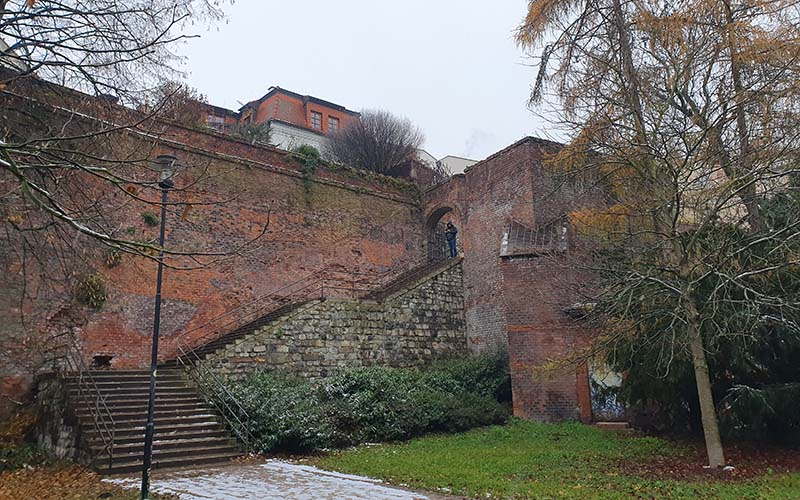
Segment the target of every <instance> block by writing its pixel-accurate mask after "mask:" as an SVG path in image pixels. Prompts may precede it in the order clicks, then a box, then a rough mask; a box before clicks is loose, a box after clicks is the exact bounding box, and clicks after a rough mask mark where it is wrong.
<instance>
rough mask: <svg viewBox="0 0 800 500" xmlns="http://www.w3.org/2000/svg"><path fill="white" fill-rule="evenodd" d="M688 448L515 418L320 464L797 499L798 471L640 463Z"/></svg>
mask: <svg viewBox="0 0 800 500" xmlns="http://www.w3.org/2000/svg"><path fill="white" fill-rule="evenodd" d="M684 454H686V455H687V456H688V454H689V449H688V448H684V447H683V446H681V445H678V444H675V443H672V442H670V441H665V440H662V439H657V438H650V437H636V436H627V435H619V434H616V433H612V432H608V431H603V430H599V429H596V428H593V427H590V426H585V425H581V424H557V425H552V424H551V425H548V424H538V423H532V422H525V421H518V420H517V421H513V422H512V423H510V424H509V425H506V426H495V427H489V428H484V429H479V430H475V431H471V432H467V433H463V434H457V435H446V436H431V437H424V438H420V439H415V440H413V441H409V442H407V443H400V444H388V445H380V446H371V447H366V446H362V447H359V448H357V449H351V450H344V451H339V452H334V453H331V454H329V455H326V456H324V457H320V458H318V459H317V460H315V465H318V466H320V467H322V468H326V469H331V470H336V471H341V472H347V473H354V474H362V475H366V476H370V477H374V478H380V479H382V480H384V481H387V482H389V483H392V484H402V485H407V486H410V487H413V488H420V489H426V490H431V491H439V492H449V493H451V494H453V495H463V496H468V497H475V498H514V499H523V498H533V499H562V498H565V499H617V498H637V499H662V498H663V499H726V500H727V499H731V500H733V499H737V500H741V499H792V500H797V499H800V474H797V473H795V474H768V475H764V476H760V477H757V478H751V479H748V480H733V481H731V480H727V481H726V480H720V479H714V478H713V477H707V478H703V477H702V474H703V473H702V472H700V471H702V469H701V468H700V467H699V466H698V467H697V469H698V473H697V475H696V476H695V477H694V479H690V480H679V479H665V478H666V477H669V474H660V473H658V474H653V473H652V472H648V470H650V471H652V470H654V469H652V467H651V468H650V469H648V468H646V467H640V466H639V464H641V463H652V462H657V463H663V464H665V465H664V466H665V467H668V466H669V465H668V464H670V463H680V462H681V457H682V456H683V455H684ZM693 456H696V453H694V454H693ZM690 469H691V470H694V469H693V468H690ZM655 470H657V469H655ZM666 472H668V471H666ZM678 477H681V476H678Z"/></svg>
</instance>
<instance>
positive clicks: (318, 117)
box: [311, 111, 322, 130]
mask: <svg viewBox="0 0 800 500" xmlns="http://www.w3.org/2000/svg"><path fill="white" fill-rule="evenodd" d="M311 128H313V129H314V130H322V113H317V112H316V111H312V112H311Z"/></svg>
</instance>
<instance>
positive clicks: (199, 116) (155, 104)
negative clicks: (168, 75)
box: [139, 81, 208, 127]
mask: <svg viewBox="0 0 800 500" xmlns="http://www.w3.org/2000/svg"><path fill="white" fill-rule="evenodd" d="M146 101H147V103H146V104H144V105H141V106H139V110H140V111H143V112H145V113H154V112H157V113H158V116H159V117H160V118H164V119H167V120H172V121H174V122H176V123H180V124H181V125H186V126H189V127H197V126H199V125H200V124H201V123H202V122H203V119H204V118H205V116H206V114H205V112H204V111H205V108H204V106H203V105H204V104H207V103H208V99H207V98H206V96H205V95H203V94H201V93H200V92H199V91H198V90H197V89H195V88H193V87H190V86H189V85H187V84H185V83H182V82H177V81H166V82H164V83H162V84H160V85H158V87H156V88H155V89H154V91H153V92H152V94H150V95H149V96H147V98H146Z"/></svg>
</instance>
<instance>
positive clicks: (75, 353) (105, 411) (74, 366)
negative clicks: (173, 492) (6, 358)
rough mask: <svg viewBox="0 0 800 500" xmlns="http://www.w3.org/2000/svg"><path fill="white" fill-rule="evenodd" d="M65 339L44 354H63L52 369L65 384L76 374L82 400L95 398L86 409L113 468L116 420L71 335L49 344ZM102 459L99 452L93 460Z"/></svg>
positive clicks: (63, 335)
mask: <svg viewBox="0 0 800 500" xmlns="http://www.w3.org/2000/svg"><path fill="white" fill-rule="evenodd" d="M62 337H66V339H67V340H66V342H65V343H63V344H60V345H58V346H57V347H55V348H53V349H49V350H47V351H45V352H53V351H55V352H59V353H60V354H58V355H56V356H53V358H51V361H53V369H54V371H56V372H57V373H59V375H60V377H61V378H62V380H65V379H66V377H67V376H68V375H69V374H73V376H74V377H75V381H76V385H77V389H78V396H79V399H80V400H82V401H84V402H89V401H92V399H91V398H93V404H90V405H88V406H87V408H88V409H89V413H90V416H91V418H92V424H93V427H94V430H95V432H96V433H97V435H98V436H100V440H101V441H102V442H103V447H102V451H105V452H106V455H107V456H108V459H109V464H111V462H112V460H113V459H114V436H115V429H116V426H115V424H114V416H113V415H112V414H111V410H110V409H109V408H108V405H107V404H106V400H105V397H102V396H101V392H100V389H99V387H97V382H96V381H95V380H94V377H92V374H91V371H90V370H89V367H88V366H86V362H85V361H84V360H83V356H82V353H81V350H80V347H79V346H78V341H77V339H76V338H75V336H74V335H73V334H72V332H62V333H60V334H56V335H53V336H52V337H50V339H49V340H50V341H51V342H52V341H53V340H55V339H60V338H62ZM59 359H61V360H64V364H63V365H61V366H60V367H59V365H58V363H57V361H58V360H59ZM59 368H60V369H59ZM67 397H69V393H67ZM99 455H100V452H98V453H96V454H95V455H94V456H93V457H92V462H94V461H95V460H97V457H98V456H99Z"/></svg>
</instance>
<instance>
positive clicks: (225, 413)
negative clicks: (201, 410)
mask: <svg viewBox="0 0 800 500" xmlns="http://www.w3.org/2000/svg"><path fill="white" fill-rule="evenodd" d="M188 354H189V353H187V352H185V351H182V352H181V356H179V357H178V361H179V363H180V364H181V365H183V369H184V372H186V373H187V374H188V375H189V377H191V378H192V379H193V380H194V382H195V385H196V386H197V387H198V388H199V389H200V390H201V391H208V390H209V386H213V387H211V389H215V390H214V392H211V393H206V399H207V400H209V401H210V402H211V403H212V404H213V405H214V406H215V407H216V408H217V410H219V412H220V414H221V415H222V417H223V418H224V419H225V420H226V422H227V423H228V426H229V427H230V428H231V429H232V430H233V432H234V433H236V435H237V437H238V438H239V440H241V441H242V442H243V443H244V444H245V447H246V451H252V449H253V448H254V446H255V436H253V434H252V433H251V432H250V430H249V429H248V427H247V425H246V424H245V423H244V422H243V421H242V419H241V417H240V415H241V416H244V418H245V420H250V415H249V414H248V413H247V410H245V409H244V406H243V405H242V404H241V403H240V402H239V400H238V399H237V398H236V396H234V395H233V393H232V392H231V391H230V389H228V386H227V385H226V384H224V383H223V382H222V381H221V380H220V379H219V377H218V376H217V375H216V374H215V373H214V371H213V370H209V369H208V368H207V367H205V366H204V365H203V364H202V363H198V362H193V363H191V365H189V364H187V363H186V358H187V356H188ZM191 354H193V355H194V357H195V359H196V360H197V361H200V358H199V357H198V356H197V354H195V353H194V351H191ZM201 372H202V373H201ZM209 379H211V380H209ZM218 391H221V392H222V393H224V394H225V396H226V397H225V398H218V397H213V396H210V395H209V394H219V392H218ZM227 401H232V402H233V403H235V405H236V407H235V408H234V407H232V406H231V405H229V404H228V403H227ZM231 417H232V418H233V419H235V420H236V424H237V425H232V422H231V421H230V419H231Z"/></svg>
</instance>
